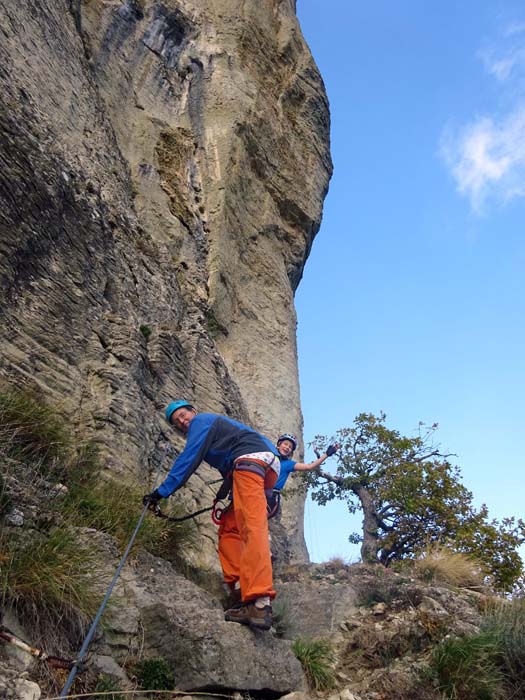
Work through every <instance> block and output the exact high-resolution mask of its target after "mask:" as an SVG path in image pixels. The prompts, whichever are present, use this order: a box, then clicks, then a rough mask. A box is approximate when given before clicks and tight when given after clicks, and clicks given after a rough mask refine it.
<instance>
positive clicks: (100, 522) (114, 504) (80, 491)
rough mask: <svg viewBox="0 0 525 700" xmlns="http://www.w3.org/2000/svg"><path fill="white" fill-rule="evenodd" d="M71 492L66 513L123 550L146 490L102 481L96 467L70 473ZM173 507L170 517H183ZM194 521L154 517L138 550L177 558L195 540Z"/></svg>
mask: <svg viewBox="0 0 525 700" xmlns="http://www.w3.org/2000/svg"><path fill="white" fill-rule="evenodd" d="M68 487H69V493H68V495H67V497H66V498H65V499H64V502H63V506H62V508H63V514H64V515H65V517H66V518H70V517H71V518H74V520H75V523H76V525H77V526H84V527H93V528H95V529H97V530H100V531H101V532H106V533H108V534H109V535H112V536H113V537H114V538H115V539H116V540H117V541H118V543H119V544H120V546H121V548H122V549H124V548H125V547H126V545H127V543H128V541H129V539H130V537H131V535H132V533H133V531H134V529H135V527H136V524H137V520H138V517H139V515H140V510H141V508H142V496H143V495H144V488H143V487H142V488H141V487H140V486H132V485H129V484H122V483H116V482H114V481H107V480H102V479H101V477H100V474H99V471H98V467H97V466H96V465H92V466H91V468H79V469H75V470H73V471H72V472H70V475H69V481H68ZM179 510H180V508H179V509H178V508H177V506H174V505H171V510H170V514H171V515H173V516H174V517H176V516H177V515H178V514H180V513H179V512H178V511H179ZM193 535H194V527H193V525H192V523H191V522H189V521H185V522H182V523H171V522H168V521H166V520H161V519H160V518H155V517H154V516H153V515H151V516H148V517H147V518H145V519H144V521H143V524H142V527H141V529H140V530H139V533H138V535H137V539H136V540H135V545H134V546H135V547H144V548H145V549H147V550H148V551H150V552H152V553H153V554H157V555H158V556H163V557H165V558H167V559H175V558H176V555H177V550H178V549H179V548H180V547H181V546H185V545H188V544H190V543H191V542H192V541H193Z"/></svg>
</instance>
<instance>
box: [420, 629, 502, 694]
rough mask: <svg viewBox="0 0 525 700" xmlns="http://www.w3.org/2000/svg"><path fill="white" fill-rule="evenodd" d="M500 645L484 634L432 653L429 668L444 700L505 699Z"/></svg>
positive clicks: (446, 643)
mask: <svg viewBox="0 0 525 700" xmlns="http://www.w3.org/2000/svg"><path fill="white" fill-rule="evenodd" d="M498 653H499V644H498V639H497V636H496V635H495V634H493V633H492V632H490V631H485V632H482V633H480V634H477V635H474V636H471V637H462V638H461V639H446V640H445V641H443V642H441V644H439V645H438V646H437V647H436V648H435V649H434V651H433V653H432V657H431V661H430V665H431V668H433V670H434V672H435V673H436V677H437V681H438V686H439V690H440V691H441V693H442V694H443V698H444V699H445V700H497V698H503V697H504V694H503V680H504V679H503V673H502V671H501V669H500V667H499V665H498Z"/></svg>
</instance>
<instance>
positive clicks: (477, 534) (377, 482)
mask: <svg viewBox="0 0 525 700" xmlns="http://www.w3.org/2000/svg"><path fill="white" fill-rule="evenodd" d="M385 420H386V416H385V415H384V414H380V416H378V417H376V416H374V415H372V414H367V413H362V414H360V415H358V416H357V417H356V419H355V421H354V426H353V427H351V428H344V429H342V430H339V431H338V432H337V434H336V436H335V438H332V439H330V440H328V439H327V438H326V437H324V436H317V437H316V440H315V444H316V447H317V448H318V450H320V451H321V452H322V451H323V450H324V449H325V447H326V445H327V444H328V443H329V442H339V443H340V444H341V449H340V450H339V452H338V454H337V460H338V466H337V472H336V474H335V475H330V474H326V473H324V472H316V471H312V472H304V473H303V478H304V479H305V480H306V482H307V483H308V484H309V485H310V486H312V487H313V492H312V498H313V500H315V501H317V502H318V503H319V504H321V505H324V504H326V503H327V502H328V501H330V500H332V499H334V498H337V499H340V500H343V501H346V503H347V505H348V509H349V511H350V512H351V513H354V512H355V511H356V510H358V509H359V510H362V511H363V515H364V518H363V532H362V534H361V535H358V534H356V533H354V534H352V535H350V541H352V542H358V541H361V542H362V546H361V556H362V559H363V561H365V562H370V563H372V562H375V561H378V560H379V561H381V562H382V563H383V564H385V565H388V564H390V563H391V562H392V561H396V560H398V561H399V560H402V559H406V558H415V557H417V556H418V554H419V553H420V552H421V551H423V550H425V549H426V548H427V547H428V546H431V545H433V544H435V543H439V544H441V545H446V544H448V543H453V546H454V548H455V549H456V550H457V551H460V552H463V553H465V554H469V555H473V556H474V557H476V558H477V559H478V560H479V561H480V562H481V564H482V565H483V566H484V568H485V569H486V570H487V572H488V573H490V575H491V576H492V579H493V581H494V585H495V586H496V587H498V588H500V589H502V590H505V591H509V590H511V589H512V586H513V585H514V582H515V581H516V580H517V579H519V577H520V575H521V574H522V571H523V562H522V561H521V559H520V557H519V555H518V553H517V551H516V550H517V549H518V547H519V546H520V545H521V544H522V543H523V542H525V523H524V522H523V521H522V520H515V519H514V518H507V519H504V520H503V521H502V522H501V523H498V522H497V521H495V520H492V521H489V520H488V511H487V508H486V506H483V507H482V508H481V509H480V510H476V509H475V508H474V505H473V502H472V501H473V495H472V493H471V492H470V491H469V490H468V489H466V488H465V486H464V485H463V484H462V483H461V473H460V470H459V468H458V467H455V466H453V465H452V464H451V463H450V462H449V461H448V459H447V455H443V454H441V453H440V451H439V449H438V448H437V447H436V446H435V445H434V442H433V438H434V433H435V430H436V429H437V426H436V425H432V426H429V427H427V426H424V425H423V424H420V429H419V434H418V435H417V436H416V437H413V438H408V437H404V436H402V435H401V434H400V433H399V432H398V431H396V430H390V429H388V428H387V427H386V426H385Z"/></svg>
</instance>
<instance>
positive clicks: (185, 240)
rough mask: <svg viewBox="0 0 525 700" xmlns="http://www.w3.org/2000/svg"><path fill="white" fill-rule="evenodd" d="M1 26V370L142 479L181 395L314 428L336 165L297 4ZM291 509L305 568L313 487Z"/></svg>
mask: <svg viewBox="0 0 525 700" xmlns="http://www.w3.org/2000/svg"><path fill="white" fill-rule="evenodd" d="M0 34H1V37H2V41H1V42H0V129H1V131H2V137H3V140H2V150H1V153H0V158H1V167H0V293H1V296H2V303H1V305H0V317H1V318H0V320H1V323H2V328H3V332H2V334H1V339H0V377H2V378H4V379H8V380H9V381H11V382H13V381H14V382H16V383H19V384H29V385H30V386H31V387H33V388H34V389H37V390H39V391H40V392H41V393H42V394H43V395H44V396H45V397H46V398H48V399H49V400H52V401H53V402H54V403H55V404H58V405H60V406H61V408H62V411H63V412H64V414H65V415H67V416H68V417H69V418H70V419H71V421H72V422H73V423H74V425H75V426H76V427H77V428H78V431H79V434H82V435H87V436H88V437H91V438H93V439H95V441H96V442H97V443H98V445H99V447H100V449H101V452H102V454H103V456H104V460H105V465H106V468H107V470H108V472H111V473H112V474H118V475H119V478H125V479H128V480H139V481H140V482H141V483H143V484H144V485H145V488H146V487H147V489H148V490H149V488H150V487H151V486H152V482H153V479H154V477H153V474H154V473H155V472H156V471H157V469H158V467H159V464H160V462H161V459H162V455H163V454H164V448H163V445H164V444H165V443H166V441H167V439H169V441H170V445H171V446H170V447H169V448H168V450H167V456H166V459H165V467H167V466H168V465H169V460H171V459H172V458H173V457H174V456H175V454H176V451H177V450H179V449H180V448H181V447H182V444H183V443H182V441H181V440H180V439H179V438H177V437H176V436H175V435H173V434H172V431H171V430H170V431H168V429H167V427H166V425H165V423H164V422H163V419H162V413H161V411H162V408H163V407H164V405H165V403H166V402H167V401H168V400H169V399H170V398H173V397H187V398H189V399H191V400H192V401H194V402H195V403H196V405H197V406H198V407H199V408H200V409H201V410H206V411H216V412H221V413H226V414H228V415H231V416H233V417H235V418H238V419H241V420H243V421H246V422H249V423H250V424H252V425H253V426H254V427H256V428H257V429H260V430H261V431H262V432H264V433H265V434H267V435H268V436H269V437H270V438H273V437H275V436H276V435H277V434H278V433H279V432H282V431H294V432H297V433H300V432H301V428H302V417H301V411H300V405H299V386H298V377H297V356H296V338H295V330H296V317H295V310H294V303H293V294H294V290H295V288H296V287H297V284H298V283H299V281H300V278H301V274H302V270H303V266H304V263H305V260H306V258H307V256H308V253H309V251H310V247H311V244H312V241H313V238H314V236H315V234H316V232H317V230H318V228H319V223H320V218H321V209H322V202H323V198H324V196H325V193H326V191H327V186H328V181H329V177H330V174H331V161H330V155H329V117H328V105H327V100H326V97H325V93H324V88H323V83H322V80H321V78H320V76H319V73H318V70H317V69H316V66H315V64H314V62H313V60H312V57H311V55H310V53H309V51H308V48H307V47H306V45H305V42H304V40H303V38H302V35H301V31H300V28H299V26H298V22H297V18H296V16H295V3H294V2H293V0H265V2H260V1H259V0H163V1H159V0H155V1H153V0H82V2H79V1H77V0H31V2H29V0H21V1H20V2H16V3H13V2H11V1H10V0H0ZM210 473H211V474H212V473H213V472H210ZM203 474H204V475H203V476H202V477H201V478H200V480H199V478H194V479H192V480H190V482H189V485H188V488H187V489H186V491H187V492H188V493H187V495H186V496H185V499H186V500H187V501H188V505H189V506H191V505H194V504H196V503H197V501H198V500H199V499H200V500H202V499H203V485H202V481H203V480H206V479H209V478H210V474H208V473H207V472H206V470H204V471H203ZM283 517H284V523H285V530H286V531H287V532H288V533H293V535H292V537H291V539H290V542H289V543H288V550H289V551H290V557H291V558H292V559H294V558H295V559H298V560H301V559H302V560H304V559H305V558H306V556H307V554H306V549H305V546H304V539H303V533H302V498H301V497H297V498H295V499H290V500H289V502H287V513H286V515H285V516H283ZM202 528H203V530H204V532H203V534H205V535H206V537H204V539H203V542H206V543H208V544H207V545H206V546H205V547H203V549H202V550H201V551H200V552H199V553H198V555H197V554H195V556H196V557H198V558H199V562H197V563H199V564H200V565H207V566H216V564H215V558H216V557H215V552H214V551H213V549H214V547H213V541H214V539H213V538H214V534H213V532H212V529H211V528H212V526H211V525H209V524H208V522H207V521H206V523H205V524H203V525H202ZM212 562H213V564H212Z"/></svg>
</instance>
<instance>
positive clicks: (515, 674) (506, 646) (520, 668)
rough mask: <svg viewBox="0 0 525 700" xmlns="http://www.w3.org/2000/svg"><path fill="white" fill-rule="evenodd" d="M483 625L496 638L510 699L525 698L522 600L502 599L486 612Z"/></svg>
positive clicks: (523, 614) (524, 601)
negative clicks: (509, 600)
mask: <svg viewBox="0 0 525 700" xmlns="http://www.w3.org/2000/svg"><path fill="white" fill-rule="evenodd" d="M483 628H484V629H485V630H487V631H488V633H490V634H493V635H494V636H495V637H496V638H497V640H498V647H499V653H498V662H499V665H500V668H501V670H502V673H503V675H504V678H505V687H506V690H507V694H508V695H509V697H511V698H522V697H525V600H523V599H519V598H518V599H515V600H513V601H511V602H507V601H505V600H502V601H500V602H498V603H497V604H496V605H495V606H494V608H493V609H492V610H491V611H490V612H489V613H488V615H487V617H486V619H485V621H484V625H483Z"/></svg>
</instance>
